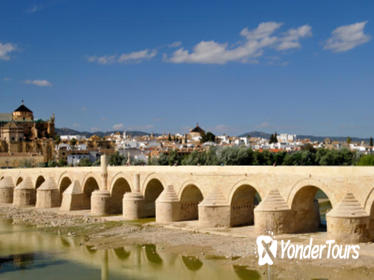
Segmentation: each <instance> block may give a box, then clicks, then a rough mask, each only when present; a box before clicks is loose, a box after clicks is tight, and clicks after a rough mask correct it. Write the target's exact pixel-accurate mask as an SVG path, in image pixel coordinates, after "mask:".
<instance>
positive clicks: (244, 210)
mask: <svg viewBox="0 0 374 280" xmlns="http://www.w3.org/2000/svg"><path fill="white" fill-rule="evenodd" d="M261 200H262V196H261V195H260V194H259V192H258V190H257V188H255V187H254V185H253V184H252V182H249V181H247V180H241V181H239V182H238V183H237V184H235V186H234V187H233V188H232V190H231V193H230V196H229V203H230V226H244V225H253V223H254V208H255V207H256V206H257V205H258V204H259V203H260V201H261Z"/></svg>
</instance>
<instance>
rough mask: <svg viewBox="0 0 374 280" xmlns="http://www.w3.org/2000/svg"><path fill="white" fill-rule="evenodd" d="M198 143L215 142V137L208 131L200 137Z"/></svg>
mask: <svg viewBox="0 0 374 280" xmlns="http://www.w3.org/2000/svg"><path fill="white" fill-rule="evenodd" d="M200 142H201V143H205V142H216V136H215V135H214V134H213V133H212V132H210V131H208V132H207V133H204V134H202V135H201V140H200Z"/></svg>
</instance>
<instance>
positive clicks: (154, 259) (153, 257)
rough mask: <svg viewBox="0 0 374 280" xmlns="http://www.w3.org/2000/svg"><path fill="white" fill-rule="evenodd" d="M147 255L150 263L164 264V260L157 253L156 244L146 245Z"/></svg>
mask: <svg viewBox="0 0 374 280" xmlns="http://www.w3.org/2000/svg"><path fill="white" fill-rule="evenodd" d="M144 249H145V256H146V257H147V260H148V261H149V263H150V264H154V265H162V263H163V261H162V258H161V257H160V255H159V254H158V253H157V249H156V245H154V244H146V245H144Z"/></svg>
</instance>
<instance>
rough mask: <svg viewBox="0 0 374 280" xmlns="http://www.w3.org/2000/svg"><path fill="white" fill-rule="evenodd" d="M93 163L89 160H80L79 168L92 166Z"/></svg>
mask: <svg viewBox="0 0 374 280" xmlns="http://www.w3.org/2000/svg"><path fill="white" fill-rule="evenodd" d="M91 165H92V162H91V161H90V160H89V159H88V158H82V159H81V160H79V164H78V166H91Z"/></svg>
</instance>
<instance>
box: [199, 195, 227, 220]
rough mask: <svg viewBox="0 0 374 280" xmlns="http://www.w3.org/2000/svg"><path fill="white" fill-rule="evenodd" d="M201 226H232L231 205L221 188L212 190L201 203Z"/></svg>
mask: <svg viewBox="0 0 374 280" xmlns="http://www.w3.org/2000/svg"><path fill="white" fill-rule="evenodd" d="M199 226H200V227H230V205H228V204H227V202H226V201H225V198H224V196H223V195H222V193H221V191H220V190H219V189H216V190H214V191H212V192H210V193H209V194H208V195H207V197H206V198H205V199H204V200H203V201H202V202H201V203H200V204H199Z"/></svg>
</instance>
